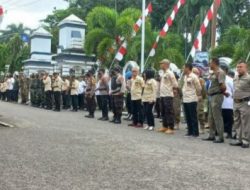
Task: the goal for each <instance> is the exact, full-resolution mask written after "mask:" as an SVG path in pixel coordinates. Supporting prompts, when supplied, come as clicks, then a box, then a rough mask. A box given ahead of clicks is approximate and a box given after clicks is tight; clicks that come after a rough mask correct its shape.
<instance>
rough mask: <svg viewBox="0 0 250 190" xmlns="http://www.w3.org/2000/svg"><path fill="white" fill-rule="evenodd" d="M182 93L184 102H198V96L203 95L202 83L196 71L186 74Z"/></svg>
mask: <svg viewBox="0 0 250 190" xmlns="http://www.w3.org/2000/svg"><path fill="white" fill-rule="evenodd" d="M182 94H183V103H191V102H198V96H200V95H201V85H200V80H199V78H198V77H197V76H196V75H195V74H194V73H190V74H189V75H185V76H184V84H183V88H182Z"/></svg>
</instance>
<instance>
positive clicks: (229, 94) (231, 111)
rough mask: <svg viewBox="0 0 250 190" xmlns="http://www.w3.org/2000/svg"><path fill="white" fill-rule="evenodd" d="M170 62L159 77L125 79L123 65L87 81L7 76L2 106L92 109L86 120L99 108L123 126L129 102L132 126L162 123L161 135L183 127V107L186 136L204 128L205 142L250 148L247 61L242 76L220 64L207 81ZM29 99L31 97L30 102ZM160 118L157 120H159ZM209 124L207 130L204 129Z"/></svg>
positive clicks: (214, 63)
mask: <svg viewBox="0 0 250 190" xmlns="http://www.w3.org/2000/svg"><path fill="white" fill-rule="evenodd" d="M169 66H170V61H169V60H167V59H164V60H162V61H161V62H160V67H161V69H162V70H163V74H162V75H158V74H156V73H155V71H154V70H152V69H147V70H145V71H144V72H143V73H140V72H139V68H138V67H133V68H132V71H130V72H127V73H126V76H123V75H122V69H121V68H120V67H119V66H116V67H114V68H113V69H112V70H111V71H110V73H109V74H106V73H105V70H104V69H99V71H98V74H97V77H96V76H95V74H94V72H93V71H89V72H87V74H86V75H85V76H82V77H78V78H76V77H75V76H70V77H62V78H61V77H60V76H59V74H58V73H54V74H53V75H51V76H50V75H49V74H48V73H40V74H32V75H31V76H30V77H29V78H28V77H25V76H24V74H23V73H20V74H19V75H15V76H14V77H13V76H12V75H8V76H7V77H5V78H4V80H2V81H1V83H0V98H1V100H2V101H8V102H18V101H19V100H20V102H21V103H22V104H28V101H29V100H30V104H31V105H32V106H34V107H40V108H45V109H48V110H52V109H53V110H54V111H60V110H61V108H62V109H71V110H72V111H75V112H76V111H78V110H79V109H80V110H83V109H87V111H88V115H86V117H87V118H94V117H95V111H96V107H97V106H98V107H99V109H100V110H101V111H102V117H101V118H99V120H102V121H109V110H112V112H113V118H112V119H111V122H113V123H114V124H121V122H122V121H121V117H122V112H123V110H124V100H125V102H126V109H127V112H128V118H126V120H131V121H132V123H131V124H130V125H129V126H131V127H136V128H144V129H145V130H149V131H153V130H154V129H155V118H161V122H162V127H161V128H159V129H158V130H157V131H159V132H162V133H166V134H174V130H176V129H179V125H180V122H181V117H180V116H181V108H183V112H184V116H185V121H186V123H187V134H186V136H187V137H198V136H199V134H203V133H204V131H205V127H208V128H209V136H208V137H207V138H205V139H203V140H206V141H213V142H214V143H223V142H224V138H225V133H226V138H232V139H235V140H233V141H232V142H231V143H230V145H232V146H241V147H242V148H248V147H249V143H250V75H249V74H248V66H247V63H245V62H244V61H240V62H238V64H237V69H236V70H237V74H236V75H235V76H234V73H233V72H231V71H230V70H229V68H228V67H225V66H223V67H221V66H220V63H219V59H217V58H213V59H212V60H211V62H210V76H209V77H207V78H204V77H202V73H201V71H200V70H199V69H197V68H193V66H192V64H186V65H185V66H184V68H183V72H182V75H181V76H178V75H177V74H176V73H173V72H172V71H171V70H170V69H169ZM19 95H20V98H19ZM29 97H30V98H29ZM154 113H156V115H154ZM206 120H208V125H205V123H206Z"/></svg>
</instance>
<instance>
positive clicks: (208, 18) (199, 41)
mask: <svg viewBox="0 0 250 190" xmlns="http://www.w3.org/2000/svg"><path fill="white" fill-rule="evenodd" d="M215 3H216V4H217V6H218V7H219V6H220V4H221V0H216V1H214V3H213V4H212V6H211V7H210V9H209V10H208V12H207V15H206V18H205V20H204V22H203V23H202V25H201V27H200V31H199V33H198V35H197V37H196V39H195V41H194V44H193V47H192V50H191V52H190V55H191V56H192V57H193V58H194V56H195V52H196V51H201V50H202V37H203V36H204V35H205V34H206V31H207V26H208V24H209V22H210V21H211V20H212V19H213V17H214V16H217V15H214V6H215Z"/></svg>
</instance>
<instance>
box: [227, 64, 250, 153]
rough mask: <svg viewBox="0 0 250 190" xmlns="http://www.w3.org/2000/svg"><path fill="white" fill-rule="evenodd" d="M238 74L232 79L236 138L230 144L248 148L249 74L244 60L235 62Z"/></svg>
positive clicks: (249, 136) (249, 113)
mask: <svg viewBox="0 0 250 190" xmlns="http://www.w3.org/2000/svg"><path fill="white" fill-rule="evenodd" d="M237 72H238V75H237V76H236V77H235V79H234V95H233V98H234V128H235V130H236V137H237V140H236V141H235V142H231V145H232V146H241V147H242V148H249V143H250V75H249V74H248V65H247V63H246V62H245V61H239V63H238V64H237Z"/></svg>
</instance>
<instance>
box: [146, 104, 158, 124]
mask: <svg viewBox="0 0 250 190" xmlns="http://www.w3.org/2000/svg"><path fill="white" fill-rule="evenodd" d="M153 107H154V103H149V102H144V103H143V108H144V115H145V116H146V120H147V124H148V126H150V127H154V126H155V118H154V114H153Z"/></svg>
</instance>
